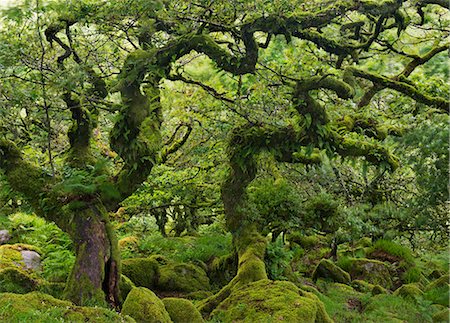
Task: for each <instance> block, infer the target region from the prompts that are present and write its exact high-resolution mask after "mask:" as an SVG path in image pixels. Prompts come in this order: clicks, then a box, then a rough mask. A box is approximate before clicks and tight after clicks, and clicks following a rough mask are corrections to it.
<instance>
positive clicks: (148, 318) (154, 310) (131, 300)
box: [122, 287, 172, 323]
mask: <svg viewBox="0 0 450 323" xmlns="http://www.w3.org/2000/svg"><path fill="white" fill-rule="evenodd" d="M122 314H123V315H129V316H131V317H132V318H134V319H135V320H136V321H137V322H143V323H144V322H148V323H170V322H172V320H171V319H170V315H169V313H168V312H167V311H166V308H165V306H164V303H163V302H162V301H161V300H160V299H159V298H158V297H156V295H155V294H154V293H153V292H152V291H151V290H149V289H147V288H145V287H135V288H133V289H132V290H131V292H130V293H129V294H128V296H127V299H126V300H125V302H124V303H123V307H122Z"/></svg>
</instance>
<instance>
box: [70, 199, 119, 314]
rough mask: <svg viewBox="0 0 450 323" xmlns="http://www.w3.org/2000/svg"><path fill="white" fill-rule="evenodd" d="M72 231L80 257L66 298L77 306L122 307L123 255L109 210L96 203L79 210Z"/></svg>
mask: <svg viewBox="0 0 450 323" xmlns="http://www.w3.org/2000/svg"><path fill="white" fill-rule="evenodd" d="M69 231H70V232H69V234H70V235H71V237H72V239H73V242H74V244H75V253H76V260H75V265H74V267H73V269H72V272H71V274H70V276H69V279H68V281H67V285H66V289H65V291H64V294H65V297H66V298H67V299H69V300H71V301H72V302H74V303H75V304H77V305H90V306H92V305H100V306H105V305H106V304H107V303H108V304H110V305H111V306H113V307H119V306H120V301H119V280H120V257H119V252H118V245H117V240H116V237H115V235H114V232H113V230H112V228H111V226H110V223H109V221H108V218H107V216H106V213H105V212H104V211H103V210H99V209H98V208H97V207H95V206H90V207H88V208H86V209H83V210H78V211H77V212H76V214H75V215H74V219H73V222H72V223H71V230H69Z"/></svg>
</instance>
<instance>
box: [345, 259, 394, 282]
mask: <svg viewBox="0 0 450 323" xmlns="http://www.w3.org/2000/svg"><path fill="white" fill-rule="evenodd" d="M341 266H343V267H344V268H343V269H344V270H347V271H348V273H350V276H351V278H352V280H356V279H358V280H364V281H366V282H368V283H370V284H374V285H380V286H382V287H384V288H387V289H390V288H391V287H392V286H393V282H392V278H391V273H390V271H389V267H388V265H387V264H385V263H384V262H382V261H379V260H374V259H366V258H348V259H347V260H346V261H345V263H343V264H341Z"/></svg>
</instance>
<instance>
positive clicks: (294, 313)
mask: <svg viewBox="0 0 450 323" xmlns="http://www.w3.org/2000/svg"><path fill="white" fill-rule="evenodd" d="M211 316H212V318H213V319H216V320H219V321H223V322H272V321H286V322H331V320H330V318H329V317H328V314H327V313H326V312H325V309H324V307H323V304H322V302H320V300H319V299H318V298H317V297H316V296H315V295H314V294H311V293H308V292H304V291H302V290H300V289H299V288H298V287H296V286H295V285H294V284H292V283H290V282H283V281H270V280H268V279H263V280H259V281H257V282H253V283H250V284H247V285H243V286H241V287H235V288H233V289H232V291H231V294H230V296H229V297H228V298H226V299H225V300H224V301H223V302H222V303H221V304H220V305H219V306H218V307H217V308H216V309H215V310H214V311H213V312H212V313H211Z"/></svg>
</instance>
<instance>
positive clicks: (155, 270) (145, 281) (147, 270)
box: [122, 258, 159, 289]
mask: <svg viewBox="0 0 450 323" xmlns="http://www.w3.org/2000/svg"><path fill="white" fill-rule="evenodd" d="M122 273H123V274H124V275H125V276H127V277H128V278H129V279H130V280H131V281H132V282H133V283H134V284H135V285H136V286H142V287H146V288H149V289H152V288H154V287H155V286H156V284H157V282H158V279H159V264H158V262H156V260H154V259H150V258H132V259H125V260H123V261H122Z"/></svg>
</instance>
